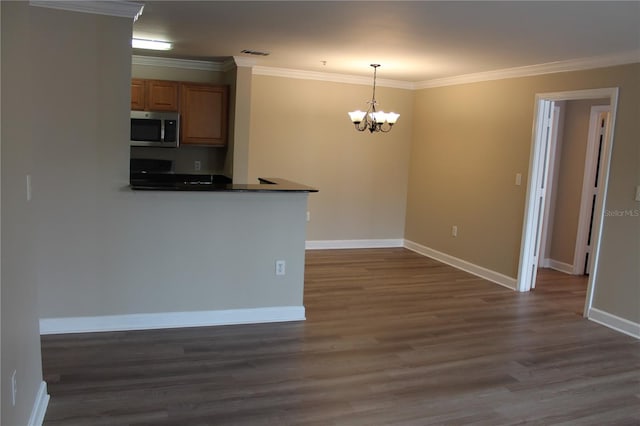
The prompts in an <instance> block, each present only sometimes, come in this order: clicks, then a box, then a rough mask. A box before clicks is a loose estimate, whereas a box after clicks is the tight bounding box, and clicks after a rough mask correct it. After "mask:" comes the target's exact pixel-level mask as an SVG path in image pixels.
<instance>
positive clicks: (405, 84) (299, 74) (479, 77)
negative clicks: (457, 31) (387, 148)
mask: <svg viewBox="0 0 640 426" xmlns="http://www.w3.org/2000/svg"><path fill="white" fill-rule="evenodd" d="M31 3H47V4H53V5H58V4H59V3H63V4H64V3H73V4H76V3H77V2H57V1H32V2H31ZM100 3H112V2H100ZM34 5H35V4H34ZM50 7H54V6H50ZM133 58H134V59H133V60H132V63H133V64H134V65H156V66H165V67H173V68H186V69H199V70H205V71H228V70H229V69H230V68H232V65H233V64H235V65H237V66H251V67H252V73H253V75H264V76H270V77H284V78H295V79H301V80H318V81H330V82H334V83H346V84H360V85H365V86H369V85H371V84H372V82H373V81H372V78H371V77H363V76H358V75H351V74H339V73H328V72H321V71H305V70H296V69H292V68H277V67H267V66H260V65H251V61H255V60H254V59H253V58H245V57H238V56H234V57H233V58H232V60H231V59H229V60H226V61H224V62H211V61H194V60H188V59H172V58H160V57H147V56H136V55H133ZM136 58H145V59H136ZM239 58H243V59H239ZM245 59H246V60H245ZM238 60H240V62H237V61H238ZM636 62H640V50H632V51H628V52H621V53H615V54H612V55H604V56H594V57H590V58H579V59H570V60H566V61H558V62H549V63H545V64H538V65H528V66H524V67H515V68H506V69H502V70H493V71H487V72H481V73H474V74H464V75H459V76H454V77H446V78H437V79H433V80H425V81H421V82H411V81H403V80H389V79H384V78H381V79H377V80H376V85H377V86H380V87H391V88H395V89H406V90H420V89H429V88H433V87H443V86H455V85H458V84H467V83H478V82H482V81H491V80H501V79H505V78H516V77H529V76H534V75H541V74H553V73H558V72H568V71H581V70H587V69H593V68H603V67H610V66H615V65H624V64H632V63H636ZM575 99H578V98H575Z"/></svg>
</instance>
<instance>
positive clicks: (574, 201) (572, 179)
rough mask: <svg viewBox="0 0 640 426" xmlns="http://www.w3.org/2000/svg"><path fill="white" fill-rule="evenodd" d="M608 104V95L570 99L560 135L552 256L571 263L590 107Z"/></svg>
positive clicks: (574, 245)
mask: <svg viewBox="0 0 640 426" xmlns="http://www.w3.org/2000/svg"><path fill="white" fill-rule="evenodd" d="M608 104H609V100H608V99H601V100H591V99H588V100H579V101H578V100H575V101H567V102H566V103H565V105H564V109H565V110H564V126H563V133H562V134H561V135H558V143H559V144H560V145H561V147H560V151H561V154H560V157H559V158H558V160H559V161H560V164H559V173H558V177H557V185H556V187H555V190H556V191H557V194H556V203H555V208H554V213H553V215H554V219H553V232H552V234H551V247H550V259H552V260H556V261H559V262H563V263H566V264H568V265H573V262H574V258H573V257H574V252H575V248H576V239H577V232H578V219H579V217H580V207H581V201H582V181H583V177H584V164H585V159H586V154H587V138H588V135H589V119H590V115H591V107H592V106H595V105H608Z"/></svg>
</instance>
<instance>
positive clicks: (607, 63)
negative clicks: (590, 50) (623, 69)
mask: <svg viewBox="0 0 640 426" xmlns="http://www.w3.org/2000/svg"><path fill="white" fill-rule="evenodd" d="M637 62H640V50H632V51H628V52H620V53H614V54H611V55H603V56H593V57H589V58H578V59H569V60H566V61H557V62H547V63H544V64H537V65H528V66H524V67H515V68H506V69H501V70H495V71H487V72H480V73H474V74H464V75H459V76H455V77H447V78H437V79H434V80H426V81H422V82H419V83H416V84H415V88H416V89H430V88H433V87H443V86H454V85H458V84H467V83H478V82H481V81H491V80H502V79H505V78H517V77H531V76H535V75H542V74H553V73H559V72H569V71H582V70H588V69H594V68H604V67H611V66H616V65H625V64H633V63H637Z"/></svg>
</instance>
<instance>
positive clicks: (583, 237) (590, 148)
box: [573, 105, 611, 275]
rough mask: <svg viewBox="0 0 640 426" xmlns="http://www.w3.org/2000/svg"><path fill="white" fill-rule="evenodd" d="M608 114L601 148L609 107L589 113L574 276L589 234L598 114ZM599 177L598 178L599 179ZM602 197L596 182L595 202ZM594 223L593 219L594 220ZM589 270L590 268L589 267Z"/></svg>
mask: <svg viewBox="0 0 640 426" xmlns="http://www.w3.org/2000/svg"><path fill="white" fill-rule="evenodd" d="M603 112H604V113H608V117H607V122H606V123H605V134H604V140H603V144H602V147H603V148H604V147H605V146H606V144H607V139H606V138H607V133H606V131H607V127H609V125H610V123H609V121H610V120H609V119H610V116H611V106H610V105H596V106H592V107H591V111H590V112H589V136H588V137H587V151H586V156H585V162H584V174H583V178H582V195H581V197H580V215H579V218H578V229H577V231H576V232H577V234H576V246H575V250H574V255H573V273H574V275H582V274H583V273H584V263H585V260H586V252H587V250H586V247H587V236H588V233H589V225H590V222H591V205H592V204H593V192H594V191H593V188H594V185H593V180H594V179H595V174H594V173H595V167H596V163H597V161H598V146H599V140H598V136H599V134H600V120H599V117H600V114H601V113H603ZM600 176H601V175H599V176H598V177H600ZM601 196H602V185H601V184H600V182H598V189H597V193H596V201H597V200H598V198H600V197H601ZM594 221H595V218H594ZM592 263H593V259H589V265H591V264H592ZM589 270H591V267H589Z"/></svg>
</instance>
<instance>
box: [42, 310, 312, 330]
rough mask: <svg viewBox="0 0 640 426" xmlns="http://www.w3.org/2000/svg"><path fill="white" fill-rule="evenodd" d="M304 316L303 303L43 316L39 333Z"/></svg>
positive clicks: (297, 318) (130, 328)
mask: <svg viewBox="0 0 640 426" xmlns="http://www.w3.org/2000/svg"><path fill="white" fill-rule="evenodd" d="M304 319H305V309H304V306H275V307H268V308H249V309H227V310H219V311H192V312H163V313H150V314H128V315H103V316H95V317H69V318H42V319H40V334H41V335H45V334H66V333H94V332H100V331H125V330H152V329H157V328H181V327H206V326H213V325H232V324H257V323H265V322H284V321H302V320H304Z"/></svg>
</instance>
